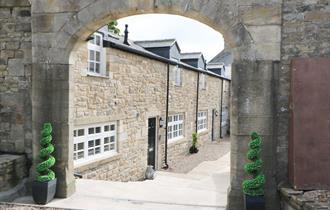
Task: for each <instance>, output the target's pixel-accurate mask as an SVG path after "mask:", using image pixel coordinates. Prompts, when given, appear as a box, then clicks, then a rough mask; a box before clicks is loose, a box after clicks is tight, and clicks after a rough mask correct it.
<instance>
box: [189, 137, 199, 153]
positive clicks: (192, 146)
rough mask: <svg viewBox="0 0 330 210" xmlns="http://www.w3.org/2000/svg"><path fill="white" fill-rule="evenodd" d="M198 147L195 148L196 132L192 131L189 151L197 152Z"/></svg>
mask: <svg viewBox="0 0 330 210" xmlns="http://www.w3.org/2000/svg"><path fill="white" fill-rule="evenodd" d="M197 152H198V149H197V134H196V133H193V134H192V145H191V147H190V148H189V153H190V154H193V153H197Z"/></svg>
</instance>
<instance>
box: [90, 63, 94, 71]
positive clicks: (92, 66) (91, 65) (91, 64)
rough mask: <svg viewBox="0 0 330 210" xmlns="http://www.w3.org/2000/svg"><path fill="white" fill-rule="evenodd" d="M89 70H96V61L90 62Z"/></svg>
mask: <svg viewBox="0 0 330 210" xmlns="http://www.w3.org/2000/svg"><path fill="white" fill-rule="evenodd" d="M89 71H92V72H94V63H93V62H89Z"/></svg>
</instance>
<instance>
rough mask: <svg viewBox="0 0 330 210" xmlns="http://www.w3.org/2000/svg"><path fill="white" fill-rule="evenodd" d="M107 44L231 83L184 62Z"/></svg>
mask: <svg viewBox="0 0 330 210" xmlns="http://www.w3.org/2000/svg"><path fill="white" fill-rule="evenodd" d="M106 42H109V43H110V47H113V48H116V49H119V50H123V51H126V52H130V53H133V54H136V55H140V56H144V57H147V58H150V59H154V60H157V61H160V62H163V63H167V64H172V65H178V66H179V67H184V68H187V69H189V70H192V71H197V72H200V73H204V74H208V75H210V76H213V77H217V78H220V79H224V80H228V81H230V79H228V78H225V77H222V76H220V75H218V74H215V73H213V72H209V71H206V70H203V69H199V68H195V67H193V66H190V65H188V64H185V63H182V62H176V61H174V60H171V59H167V58H164V57H161V56H158V55H155V54H153V53H147V52H143V51H140V50H137V49H134V48H131V47H129V46H127V45H124V44H117V43H114V42H111V41H106Z"/></svg>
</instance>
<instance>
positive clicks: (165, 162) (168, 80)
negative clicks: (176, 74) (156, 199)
mask: <svg viewBox="0 0 330 210" xmlns="http://www.w3.org/2000/svg"><path fill="white" fill-rule="evenodd" d="M169 94H170V65H169V64H167V81H166V113H165V115H166V117H165V118H166V121H165V122H166V124H165V154H164V156H165V157H164V166H163V169H168V163H167V143H168V139H167V138H168V137H167V127H168V126H167V125H168V105H169Z"/></svg>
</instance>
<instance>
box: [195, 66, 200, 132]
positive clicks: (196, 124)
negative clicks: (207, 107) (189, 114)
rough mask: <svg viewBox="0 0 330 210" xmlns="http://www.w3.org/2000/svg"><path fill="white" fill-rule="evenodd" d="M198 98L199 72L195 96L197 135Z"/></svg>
mask: <svg viewBox="0 0 330 210" xmlns="http://www.w3.org/2000/svg"><path fill="white" fill-rule="evenodd" d="M198 97H199V72H197V94H196V121H195V122H196V123H195V132H196V133H197V124H198Z"/></svg>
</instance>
